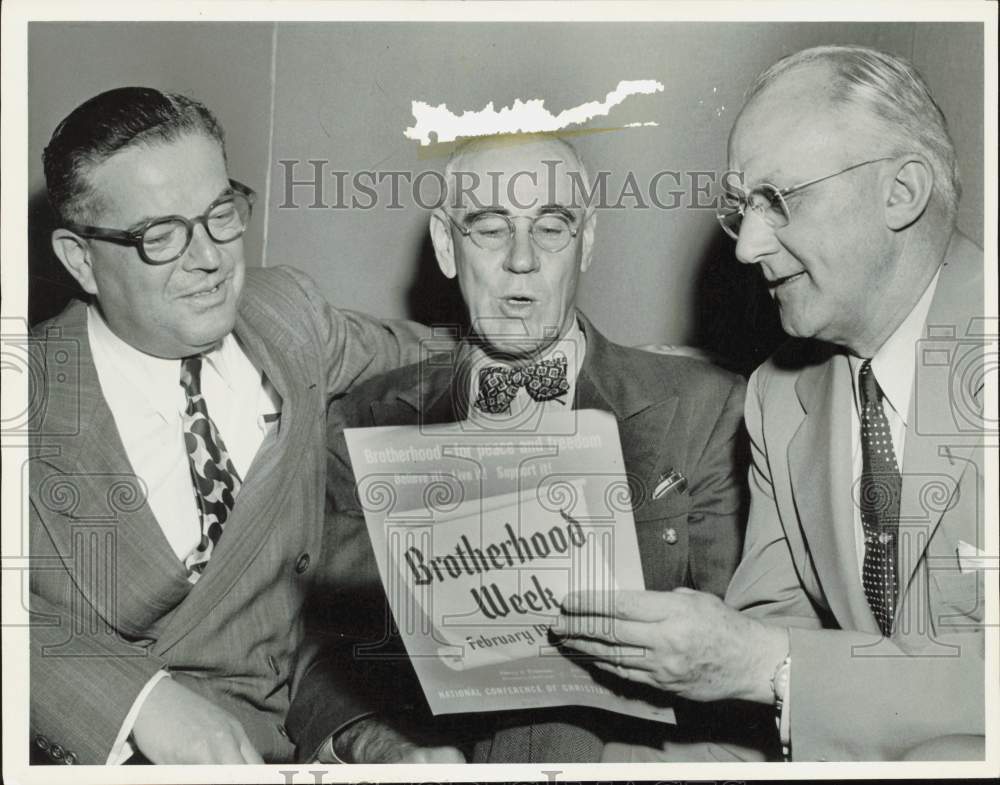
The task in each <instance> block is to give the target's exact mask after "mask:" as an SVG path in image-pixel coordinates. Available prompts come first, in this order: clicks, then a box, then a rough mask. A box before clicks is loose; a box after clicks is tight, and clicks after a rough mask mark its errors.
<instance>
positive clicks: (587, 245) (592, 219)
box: [580, 210, 597, 273]
mask: <svg viewBox="0 0 1000 785" xmlns="http://www.w3.org/2000/svg"><path fill="white" fill-rule="evenodd" d="M596 227H597V211H596V210H591V212H590V213H589V214H588V215H587V217H586V218H584V219H583V229H582V230H581V231H582V238H581V239H582V245H581V247H580V272H581V273H585V272H587V268H588V267H590V262H591V260H592V259H593V256H594V229H595V228H596Z"/></svg>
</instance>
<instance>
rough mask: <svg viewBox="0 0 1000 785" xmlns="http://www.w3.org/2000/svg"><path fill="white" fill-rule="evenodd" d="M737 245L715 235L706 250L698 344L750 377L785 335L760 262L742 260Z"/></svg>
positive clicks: (697, 305) (698, 293)
mask: <svg viewBox="0 0 1000 785" xmlns="http://www.w3.org/2000/svg"><path fill="white" fill-rule="evenodd" d="M734 248H735V244H734V243H733V241H732V240H731V239H730V238H729V237H726V236H725V235H724V234H723V233H722V232H715V233H713V236H712V239H711V240H710V241H709V243H708V245H707V246H706V247H705V250H704V252H703V253H702V259H701V263H700V265H699V266H698V270H699V273H698V280H697V283H696V285H695V296H694V303H693V307H694V333H693V339H692V340H693V342H694V344H695V345H696V346H697V347H698V348H700V349H703V350H704V351H706V352H708V353H709V354H711V355H713V356H714V357H715V358H717V360H718V363H719V364H720V365H722V366H724V367H726V368H729V369H730V370H733V371H736V372H737V373H740V374H743V375H744V376H749V375H750V372H751V371H753V369H754V368H756V367H757V366H758V365H760V364H761V363H762V362H764V360H766V359H767V358H768V356H770V355H771V353H772V352H774V350H775V349H777V348H778V347H779V346H780V345H781V344H782V343H784V341H785V340H787V337H788V336H787V335H786V334H785V333H784V331H783V330H782V329H781V320H780V319H779V317H778V309H777V307H776V306H775V304H774V302H773V301H772V300H771V295H770V293H769V292H768V291H767V286H766V284H765V283H764V279H763V277H762V276H761V274H760V270H759V269H758V266H757V265H749V264H741V263H740V262H739V261H738V260H737V259H736V256H735V254H734Z"/></svg>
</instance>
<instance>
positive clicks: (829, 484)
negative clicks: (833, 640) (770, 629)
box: [788, 354, 878, 632]
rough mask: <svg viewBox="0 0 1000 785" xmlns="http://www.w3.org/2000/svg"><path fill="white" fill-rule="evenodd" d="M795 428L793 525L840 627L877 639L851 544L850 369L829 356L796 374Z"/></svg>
mask: <svg viewBox="0 0 1000 785" xmlns="http://www.w3.org/2000/svg"><path fill="white" fill-rule="evenodd" d="M795 391H796V394H797V395H798V398H799V402H800V403H801V405H802V409H803V412H804V416H803V418H802V422H801V424H800V425H799V427H798V430H796V432H795V434H794V435H793V436H792V439H791V441H790V442H789V444H788V470H789V474H790V480H791V485H792V494H793V496H794V498H795V505H796V508H797V510H798V518H799V522H800V524H801V526H802V530H803V533H804V535H805V538H806V540H807V542H808V544H809V550H810V552H811V553H812V555H813V563H814V564H815V566H816V572H817V574H818V577H819V580H820V582H821V584H822V586H823V592H824V594H825V596H826V598H827V602H829V604H830V610H831V611H832V612H833V613H834V615H835V616H836V617H837V620H838V622H840V625H841V627H843V628H845V629H857V630H864V631H869V632H878V625H877V624H876V622H875V618H874V617H873V616H872V613H871V609H870V608H869V607H868V601H867V600H866V599H865V596H864V592H863V590H862V588H861V577H860V575H859V573H858V564H857V551H856V548H855V541H854V502H853V496H852V494H853V485H854V483H853V477H852V474H853V472H852V457H851V407H852V406H853V401H852V386H851V369H850V365H849V363H848V360H847V357H846V356H845V355H842V354H835V355H833V356H832V357H830V358H829V359H828V360H827V361H826V362H824V363H822V364H819V365H812V366H810V367H808V368H806V369H805V370H804V371H802V373H801V374H800V375H799V379H798V381H797V382H796V385H795Z"/></svg>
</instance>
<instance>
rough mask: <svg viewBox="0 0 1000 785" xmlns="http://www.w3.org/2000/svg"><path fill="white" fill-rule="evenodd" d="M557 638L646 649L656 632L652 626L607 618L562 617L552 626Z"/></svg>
mask: <svg viewBox="0 0 1000 785" xmlns="http://www.w3.org/2000/svg"><path fill="white" fill-rule="evenodd" d="M551 629H552V633H553V634H554V635H556V636H557V637H558V638H560V639H563V638H593V639H594V640H599V641H604V642H605V643H610V644H618V645H622V646H638V647H641V648H642V647H648V646H651V645H652V644H653V635H654V634H655V632H656V630H655V628H654V627H653V625H652V624H649V623H648V622H641V621H626V620H625V619H618V618H615V617H607V616H567V615H562V616H560V617H559V619H558V620H557V621H556V623H555V624H553V625H552V628H551Z"/></svg>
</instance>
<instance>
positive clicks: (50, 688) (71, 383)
mask: <svg viewBox="0 0 1000 785" xmlns="http://www.w3.org/2000/svg"><path fill="white" fill-rule="evenodd" d="M36 332H37V339H36V340H37V342H36V343H35V344H34V346H33V355H34V359H36V360H37V362H38V365H37V367H36V373H35V374H34V375H33V378H36V379H37V382H36V383H35V384H34V385H33V389H32V394H33V400H35V401H37V402H38V403H39V406H38V409H37V410H36V412H37V413H38V419H37V421H36V427H35V428H34V429H33V431H34V434H35V436H34V437H33V440H32V444H31V455H32V457H31V461H30V468H29V471H28V480H29V484H30V547H31V569H30V584H31V611H32V613H33V622H34V625H33V627H32V631H31V727H32V735H33V739H34V744H35V745H36V746H37V747H39V748H40V749H42V750H44V751H46V752H48V754H49V758H50V759H51V760H53V761H55V762H65V763H87V764H102V763H104V762H105V760H106V758H107V756H108V753H109V751H110V749H111V747H112V744H113V742H114V740H115V737H116V735H117V734H118V732H119V729H120V728H121V725H122V722H123V720H124V718H125V716H126V714H127V712H128V710H129V708H130V707H131V705H132V703H133V701H134V699H135V698H136V696H137V694H138V693H139V692H140V690H141V689H142V687H143V686H144V685H145V683H146V682H147V681H148V679H149V678H150V677H151V676H152V675H153V674H154V673H156V672H157V671H158V670H160V669H163V668H165V669H167V670H169V671H170V673H171V674H172V675H173V677H174V678H176V679H177V680H178V681H180V682H181V683H182V684H184V685H185V686H188V687H190V688H191V689H193V690H195V691H196V692H198V693H200V694H202V695H203V696H205V697H207V698H208V699H209V700H211V701H213V702H214V703H215V704H217V705H218V706H220V707H222V708H223V709H226V710H228V711H229V712H231V713H232V714H233V715H234V716H235V717H236V718H237V719H238V720H239V721H240V722H241V723H242V724H243V726H244V728H245V729H246V731H247V734H248V735H249V737H250V739H251V741H252V742H253V744H254V746H255V747H256V748H257V750H258V751H259V752H260V753H261V754H262V755H263V757H264V758H265V759H266V760H269V761H283V760H289V759H291V758H292V757H293V754H294V745H293V742H292V740H291V739H290V738H289V734H288V732H287V730H286V729H285V727H284V724H283V723H284V720H285V714H286V711H287V709H288V705H289V697H290V696H289V684H290V681H291V676H292V673H293V670H294V668H295V664H296V656H297V650H298V645H299V643H300V641H301V637H302V630H303V625H302V621H301V619H300V613H299V611H300V608H301V606H302V604H303V598H304V596H305V592H306V589H307V587H308V585H309V583H310V581H311V578H312V576H313V574H314V573H315V571H316V566H317V562H318V557H319V555H320V550H321V546H322V541H323V525H324V517H323V504H324V501H323V499H324V487H325V478H326V449H325V443H326V429H325V413H326V406H327V403H328V401H329V400H330V397H331V395H332V394H334V393H337V392H342V391H343V390H345V389H346V388H347V387H348V386H350V385H351V384H352V383H354V382H356V381H358V380H360V379H364V378H367V377H370V376H372V375H373V374H376V373H379V372H381V371H383V370H385V369H387V368H390V367H395V366H398V365H401V364H403V363H406V362H412V361H413V360H414V359H415V358H416V357H417V345H418V341H419V336H418V334H417V333H416V332H415V331H413V330H412V329H411V327H409V326H407V325H405V324H398V325H394V324H391V323H390V324H382V323H379V322H376V321H375V320H373V319H370V318H369V317H365V316H362V315H358V314H353V313H350V312H345V311H338V310H335V309H333V308H331V307H330V306H329V305H327V304H326V302H325V301H324V300H323V299H322V297H321V296H320V295H319V294H318V292H317V291H316V289H315V287H314V285H313V284H312V283H311V282H310V281H309V280H308V279H307V278H306V277H305V276H304V275H302V274H301V273H298V272H296V271H294V270H292V269H290V268H271V269H251V270H248V271H247V276H246V286H245V289H244V292H243V294H242V299H241V301H240V304H239V309H238V316H237V321H236V327H235V332H236V335H237V336H238V337H239V339H240V341H241V342H242V344H243V346H244V347H245V349H246V352H247V354H248V355H249V357H250V358H251V360H252V361H253V362H254V363H255V365H256V366H257V367H258V368H260V369H261V370H262V371H263V372H264V373H265V374H266V375H267V378H268V379H269V380H270V381H271V383H272V384H273V385H274V387H275V389H276V390H277V391H278V393H279V394H280V396H281V399H282V405H281V415H280V418H279V420H278V421H277V423H276V425H275V427H274V428H273V429H272V430H271V432H270V433H269V434H268V435H267V436H266V437H265V440H264V442H263V444H262V445H261V447H260V449H259V451H258V453H257V456H256V458H255V460H254V462H253V464H252V465H251V467H250V468H249V470H248V472H247V475H246V478H245V481H244V483H243V487H242V489H241V491H240V493H239V495H238V497H237V499H236V504H235V507H234V509H233V512H232V515H231V517H230V519H229V523H228V524H227V526H226V534H225V536H224V537H223V538H222V539H221V540H220V542H219V544H218V547H217V548H216V550H215V551H214V552H213V554H212V559H211V562H210V563H209V565H208V567H207V568H206V570H205V572H204V573H203V575H202V577H201V579H200V580H199V581H198V583H197V584H195V585H193V586H192V585H191V584H190V583H188V581H187V579H186V572H185V569H184V566H183V564H182V563H181V561H180V560H179V559H178V558H177V556H176V555H175V554H174V552H173V550H172V549H171V547H170V545H169V543H168V542H167V540H166V538H165V536H164V534H163V532H162V530H161V529H160V527H159V525H158V523H157V521H156V520H155V518H154V517H153V514H152V512H151V510H150V509H149V507H148V505H147V504H146V500H145V493H144V489H143V485H142V479H141V478H139V477H136V476H135V475H134V473H133V471H132V467H131V466H130V464H129V461H128V458H127V456H126V453H125V450H124V447H123V446H122V443H121V439H120V438H119V434H118V431H117V429H116V427H115V421H114V419H113V416H112V413H111V411H110V409H109V408H108V405H107V403H106V402H105V399H104V397H103V396H102V394H101V387H100V383H99V380H98V378H97V373H96V370H95V368H94V363H93V358H92V355H91V352H90V347H89V344H88V339H87V319H86V307H85V305H84V304H83V303H81V302H75V303H73V304H71V305H70V306H69V307H67V309H66V310H65V311H63V312H62V313H61V314H60V315H59V316H57V317H55V318H54V319H52V320H50V321H49V322H46V323H44V324H42V325H40V326H39V327H38V328H37V331H36Z"/></svg>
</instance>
